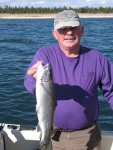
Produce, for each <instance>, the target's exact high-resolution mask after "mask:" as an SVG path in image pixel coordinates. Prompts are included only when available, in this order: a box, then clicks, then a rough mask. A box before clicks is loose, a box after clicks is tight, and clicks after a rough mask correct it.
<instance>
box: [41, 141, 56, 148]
mask: <svg viewBox="0 0 113 150" xmlns="http://www.w3.org/2000/svg"><path fill="white" fill-rule="evenodd" d="M40 150H53V148H52V142H51V139H50V140H49V142H48V143H47V144H44V143H41V144H40Z"/></svg>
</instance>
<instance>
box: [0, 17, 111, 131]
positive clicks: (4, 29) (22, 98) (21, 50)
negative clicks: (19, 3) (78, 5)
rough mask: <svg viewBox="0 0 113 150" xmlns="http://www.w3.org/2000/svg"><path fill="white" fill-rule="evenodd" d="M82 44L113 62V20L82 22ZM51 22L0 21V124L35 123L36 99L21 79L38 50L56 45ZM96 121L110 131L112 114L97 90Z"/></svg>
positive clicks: (50, 20) (31, 20)
mask: <svg viewBox="0 0 113 150" xmlns="http://www.w3.org/2000/svg"><path fill="white" fill-rule="evenodd" d="M82 23H83V25H84V26H85V32H84V35H83V37H82V40H81V43H82V44H83V45H85V46H88V47H93V48H96V49H98V50H99V51H101V52H102V53H103V54H104V55H105V56H107V57H108V59H109V60H111V61H112V62H113V19H110V18H105V19H101V18H98V19H96V18H95V19H93V18H92V19H91V18H90V19H86V18H84V19H82ZM52 29H53V19H0V122H4V123H17V124H34V125H36V124H37V116H36V113H35V104H36V99H35V97H34V96H32V95H31V94H30V93H28V92H27V90H26V89H25V87H24V85H23V79H24V75H25V72H26V70H27V67H28V65H29V63H30V61H31V59H32V58H33V56H34V54H35V52H36V51H37V50H38V48H39V47H41V46H44V45H50V44H54V43H56V40H55V39H54V37H53V35H52V34H51V30H52ZM99 102H100V116H99V122H100V125H101V128H102V129H104V130H113V112H112V110H111V108H110V106H109V104H108V103H107V102H106V100H104V98H103V96H102V93H101V91H100V90H99Z"/></svg>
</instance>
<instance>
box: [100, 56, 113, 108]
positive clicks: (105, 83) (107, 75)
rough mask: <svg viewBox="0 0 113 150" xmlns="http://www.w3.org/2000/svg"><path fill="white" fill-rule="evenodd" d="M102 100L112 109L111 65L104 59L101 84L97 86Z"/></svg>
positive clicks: (112, 85) (112, 65)
mask: <svg viewBox="0 0 113 150" xmlns="http://www.w3.org/2000/svg"><path fill="white" fill-rule="evenodd" d="M99 86H100V88H101V90H102V92H103V96H104V98H105V99H106V100H107V101H108V103H109V104H110V106H111V108H112V109H113V64H112V63H111V62H110V61H109V60H107V58H106V57H105V58H104V63H103V70H102V77H101V82H100V84H99Z"/></svg>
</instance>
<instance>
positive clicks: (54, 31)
mask: <svg viewBox="0 0 113 150" xmlns="http://www.w3.org/2000/svg"><path fill="white" fill-rule="evenodd" d="M52 33H53V35H54V37H55V39H56V40H57V35H56V30H52Z"/></svg>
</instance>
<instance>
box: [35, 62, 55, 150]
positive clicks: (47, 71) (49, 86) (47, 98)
mask: <svg viewBox="0 0 113 150" xmlns="http://www.w3.org/2000/svg"><path fill="white" fill-rule="evenodd" d="M36 76H37V78H36V100H37V105H36V109H37V117H38V127H39V128H40V131H41V136H40V150H52V142H51V138H50V134H51V131H52V126H53V116H54V110H55V107H56V96H55V89H54V84H53V78H52V70H51V67H50V64H46V65H42V64H41V63H40V65H39V67H38V69H37V73H36Z"/></svg>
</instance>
